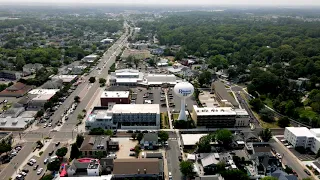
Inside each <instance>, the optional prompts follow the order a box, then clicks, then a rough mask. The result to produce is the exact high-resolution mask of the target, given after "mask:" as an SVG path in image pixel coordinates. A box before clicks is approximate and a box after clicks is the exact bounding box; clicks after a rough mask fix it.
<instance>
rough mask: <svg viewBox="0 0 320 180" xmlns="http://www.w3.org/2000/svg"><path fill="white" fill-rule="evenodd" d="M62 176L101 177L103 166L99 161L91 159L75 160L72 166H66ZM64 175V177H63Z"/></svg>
mask: <svg viewBox="0 0 320 180" xmlns="http://www.w3.org/2000/svg"><path fill="white" fill-rule="evenodd" d="M62 172H64V173H61V174H60V176H67V175H68V177H72V176H78V175H87V176H99V175H100V173H101V165H100V161H99V160H98V159H91V158H81V159H74V160H73V161H71V163H70V164H65V166H64V167H63V169H62ZM62 174H63V175H62Z"/></svg>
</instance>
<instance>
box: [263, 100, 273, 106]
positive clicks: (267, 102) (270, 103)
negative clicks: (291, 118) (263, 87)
mask: <svg viewBox="0 0 320 180" xmlns="http://www.w3.org/2000/svg"><path fill="white" fill-rule="evenodd" d="M264 103H265V104H266V105H267V106H269V107H271V108H273V105H272V100H271V99H269V98H267V99H266V100H264Z"/></svg>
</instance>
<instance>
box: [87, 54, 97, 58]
mask: <svg viewBox="0 0 320 180" xmlns="http://www.w3.org/2000/svg"><path fill="white" fill-rule="evenodd" d="M96 57H99V55H96V54H90V55H88V56H85V57H84V58H96Z"/></svg>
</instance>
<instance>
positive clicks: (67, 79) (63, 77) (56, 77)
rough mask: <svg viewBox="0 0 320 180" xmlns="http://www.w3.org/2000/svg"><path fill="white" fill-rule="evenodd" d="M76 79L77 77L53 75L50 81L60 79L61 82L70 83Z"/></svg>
mask: <svg viewBox="0 0 320 180" xmlns="http://www.w3.org/2000/svg"><path fill="white" fill-rule="evenodd" d="M76 77H77V75H55V76H52V77H51V79H61V80H62V81H63V82H71V81H72V80H74V79H75V78H76Z"/></svg>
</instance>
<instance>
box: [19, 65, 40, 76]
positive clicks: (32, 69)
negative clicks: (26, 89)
mask: <svg viewBox="0 0 320 180" xmlns="http://www.w3.org/2000/svg"><path fill="white" fill-rule="evenodd" d="M41 68H43V65H42V64H39V63H35V64H26V65H24V66H23V68H22V71H23V73H24V74H25V75H29V74H33V73H36V72H37V71H38V70H39V69H41Z"/></svg>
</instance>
